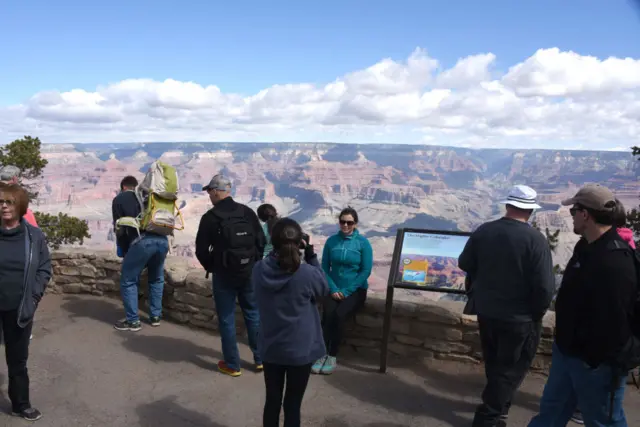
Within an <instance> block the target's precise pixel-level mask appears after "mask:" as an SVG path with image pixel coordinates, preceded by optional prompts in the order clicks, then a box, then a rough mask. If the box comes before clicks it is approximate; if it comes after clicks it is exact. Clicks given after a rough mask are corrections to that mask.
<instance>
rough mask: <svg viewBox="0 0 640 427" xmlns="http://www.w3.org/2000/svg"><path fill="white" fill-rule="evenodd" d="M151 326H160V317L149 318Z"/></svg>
mask: <svg viewBox="0 0 640 427" xmlns="http://www.w3.org/2000/svg"><path fill="white" fill-rule="evenodd" d="M149 323H150V324H151V326H160V316H151V317H150V318H149Z"/></svg>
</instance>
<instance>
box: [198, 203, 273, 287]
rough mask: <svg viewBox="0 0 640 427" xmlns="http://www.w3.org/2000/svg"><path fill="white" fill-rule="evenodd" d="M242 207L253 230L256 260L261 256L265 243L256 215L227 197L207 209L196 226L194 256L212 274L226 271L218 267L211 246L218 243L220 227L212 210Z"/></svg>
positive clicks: (230, 209)
mask: <svg viewBox="0 0 640 427" xmlns="http://www.w3.org/2000/svg"><path fill="white" fill-rule="evenodd" d="M238 206H240V207H242V209H243V210H244V217H245V218H246V219H247V221H248V222H249V224H252V226H253V230H254V233H255V236H256V260H260V259H262V257H263V251H264V247H265V244H266V237H265V235H264V231H263V230H262V226H261V225H260V220H259V219H258V215H256V213H255V212H254V211H253V210H252V209H251V208H250V207H249V206H246V205H243V204H242V203H238V202H236V201H235V200H233V199H232V198H231V197H227V198H226V199H223V200H221V201H219V202H218V203H217V204H216V205H215V206H214V207H213V208H211V209H209V210H208V211H207V212H206V213H205V214H204V215H203V216H202V218H201V219H200V225H199V226H198V233H197V234H196V258H198V261H199V262H200V264H201V265H202V266H203V267H204V269H205V270H206V271H209V272H212V273H214V274H218V275H222V276H224V275H225V274H227V273H228V272H225V271H223V270H222V268H220V264H221V262H220V260H217V259H216V258H215V255H214V252H213V248H214V247H215V246H216V244H217V243H218V242H217V240H218V239H219V236H218V230H219V227H220V219H219V218H218V217H217V216H216V215H214V214H213V210H214V209H216V210H219V211H223V212H229V211H233V210H235V209H237V208H238Z"/></svg>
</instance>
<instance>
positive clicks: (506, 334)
mask: <svg viewBox="0 0 640 427" xmlns="http://www.w3.org/2000/svg"><path fill="white" fill-rule="evenodd" d="M536 196H537V194H536V192H535V190H533V189H532V188H530V187H527V186H524V185H517V186H515V187H513V189H512V190H511V192H510V193H509V197H508V198H507V200H506V201H504V202H502V203H503V204H505V205H506V215H505V216H504V217H503V218H501V219H498V220H496V221H492V222H489V223H486V224H483V225H481V226H480V227H478V229H477V230H476V231H475V232H474V233H473V234H472V235H471V237H470V238H469V240H468V242H467V245H466V246H465V248H464V250H463V252H462V254H461V255H460V258H459V260H458V262H459V266H460V268H461V269H462V270H464V271H465V272H467V278H468V279H469V281H470V286H471V297H470V298H472V300H473V301H472V302H473V304H474V305H475V309H476V312H477V314H478V326H479V328H480V341H481V343H482V353H483V358H484V363H485V373H486V376H487V385H486V387H485V389H484V392H483V393H482V402H483V403H482V405H480V406H479V407H478V408H477V410H476V413H475V417H474V420H473V426H474V427H484V426H487V427H488V426H491V427H493V426H506V418H507V415H508V413H509V408H510V406H511V400H512V398H513V395H514V393H515V391H516V390H517V389H518V387H519V386H520V384H521V382H522V380H523V379H524V377H525V376H526V374H527V372H528V371H529V367H530V366H531V362H532V361H533V358H534V357H535V354H536V349H537V347H538V343H539V342H540V332H541V329H542V317H543V316H544V314H545V312H546V311H547V309H548V307H549V305H550V304H551V299H552V297H553V293H554V291H555V280H554V275H553V263H552V259H551V250H550V249H549V244H548V242H547V240H546V239H545V238H544V236H543V235H542V233H540V232H539V231H538V230H536V229H535V228H533V227H531V226H530V225H529V224H528V220H529V218H530V217H531V214H532V213H533V211H534V209H539V208H540V206H539V205H538V204H537V203H536Z"/></svg>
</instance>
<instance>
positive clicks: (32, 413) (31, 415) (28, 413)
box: [13, 408, 42, 421]
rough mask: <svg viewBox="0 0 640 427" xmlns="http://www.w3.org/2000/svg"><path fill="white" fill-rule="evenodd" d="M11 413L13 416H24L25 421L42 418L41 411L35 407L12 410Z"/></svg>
mask: <svg viewBox="0 0 640 427" xmlns="http://www.w3.org/2000/svg"><path fill="white" fill-rule="evenodd" d="M13 415H14V416H15V417H20V418H24V419H25V420H27V421H38V420H39V419H40V418H42V413H40V411H38V410H37V409H36V408H27V409H25V410H24V411H21V412H14V413H13Z"/></svg>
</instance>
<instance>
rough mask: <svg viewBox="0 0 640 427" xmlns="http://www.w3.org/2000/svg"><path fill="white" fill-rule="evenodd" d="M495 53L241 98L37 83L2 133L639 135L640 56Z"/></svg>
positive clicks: (422, 138) (151, 87)
mask: <svg viewBox="0 0 640 427" xmlns="http://www.w3.org/2000/svg"><path fill="white" fill-rule="evenodd" d="M495 64H496V57H495V55H494V54H492V53H481V54H478V55H472V56H468V57H466V58H461V59H460V60H459V61H458V62H457V63H456V64H455V65H454V66H453V67H452V68H449V69H442V68H441V66H440V64H439V63H438V61H437V60H436V59H434V58H431V57H429V55H428V54H427V52H426V51H425V50H423V49H416V50H415V51H414V52H413V53H412V54H411V55H410V56H409V58H408V59H407V60H406V61H396V60H393V59H390V58H386V59H383V60H381V61H380V62H378V63H377V64H374V65H372V66H370V67H368V68H366V69H364V70H359V71H354V72H352V73H348V74H347V75H345V76H342V77H338V78H336V79H335V80H333V81H331V82H329V83H327V84H325V85H316V84H311V83H305V84H285V85H274V86H271V87H269V88H266V89H263V90H261V91H260V92H258V93H256V94H254V95H250V96H241V95H239V94H234V93H223V92H222V91H221V90H220V89H219V88H218V87H217V86H214V85H211V86H206V87H204V86H201V85H199V84H198V83H196V82H180V81H176V80H172V79H168V80H165V81H162V82H160V81H153V80H149V79H129V80H123V81H121V82H118V83H113V84H109V85H106V86H100V87H98V88H96V89H95V91H93V92H88V91H85V90H82V89H75V90H72V91H69V92H62V93H61V92H56V91H45V92H40V93H36V94H34V95H33V96H31V98H29V99H28V100H26V101H25V102H24V103H23V104H22V105H12V106H5V107H0V140H1V141H10V140H11V139H13V138H16V137H20V136H22V135H25V134H32V135H38V136H40V137H41V139H42V140H43V141H45V142H85V141H123V142H124V141H153V140H162V141H171V140H174V141H216V140H226V141H235V140H252V141H269V140H278V141H286V140H291V141H314V140H322V141H336V142H387V143H425V142H428V143H432V144H453V145H463V146H491V147H542V148H557V147H560V146H564V147H576V146H580V147H584V148H603V149H617V148H619V147H628V146H631V145H634V144H637V143H638V137H639V136H640V59H632V58H624V59H621V58H606V59H599V58H595V57H591V56H581V55H579V54H578V53H575V52H562V51H560V50H559V49H557V48H552V49H541V50H538V51H537V52H535V53H534V54H533V55H532V56H531V57H530V58H527V59H526V60H524V61H523V62H521V63H519V64H515V65H512V66H511V67H509V68H508V69H506V70H496V69H495Z"/></svg>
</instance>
